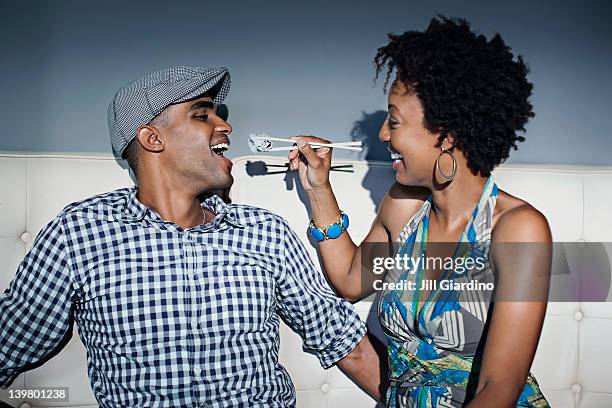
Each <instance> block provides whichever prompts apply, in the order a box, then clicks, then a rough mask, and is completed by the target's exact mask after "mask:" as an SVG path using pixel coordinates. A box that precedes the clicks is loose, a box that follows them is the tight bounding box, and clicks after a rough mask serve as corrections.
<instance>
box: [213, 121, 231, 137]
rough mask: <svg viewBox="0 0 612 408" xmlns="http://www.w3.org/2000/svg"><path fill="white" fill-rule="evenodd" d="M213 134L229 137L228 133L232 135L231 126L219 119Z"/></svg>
mask: <svg viewBox="0 0 612 408" xmlns="http://www.w3.org/2000/svg"><path fill="white" fill-rule="evenodd" d="M215 132H218V133H225V134H226V135H229V134H230V133H232V125H230V124H229V123H227V122H226V121H224V120H223V119H221V118H219V122H217V124H215Z"/></svg>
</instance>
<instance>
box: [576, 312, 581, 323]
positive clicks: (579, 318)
mask: <svg viewBox="0 0 612 408" xmlns="http://www.w3.org/2000/svg"><path fill="white" fill-rule="evenodd" d="M574 319H576V320H578V321H581V320H582V312H581V311H577V312H576V314H575V315H574Z"/></svg>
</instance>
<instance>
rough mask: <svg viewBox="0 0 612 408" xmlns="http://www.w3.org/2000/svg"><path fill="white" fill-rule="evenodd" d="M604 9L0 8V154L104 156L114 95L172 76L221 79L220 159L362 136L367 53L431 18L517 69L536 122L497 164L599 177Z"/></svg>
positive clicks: (375, 107) (568, 5) (127, 4)
mask: <svg viewBox="0 0 612 408" xmlns="http://www.w3.org/2000/svg"><path fill="white" fill-rule="evenodd" d="M611 10H612V7H611V6H609V5H608V2H605V1H591V2H586V3H582V4H579V3H578V2H577V1H575V2H566V1H559V0H555V1H538V2H532V1H526V0H518V1H514V2H507V1H497V2H493V1H489V0H480V1H474V2H470V3H468V4H464V2H456V1H437V2H430V4H427V5H425V4H421V3H416V2H409V1H388V2H375V1H367V2H366V1H329V0H328V1H318V0H315V1H307V2H306V1H304V2H299V3H298V2H288V1H274V2H247V1H244V2H235V1H217V2H205V1H172V2H171V1H166V2H161V1H142V2H132V1H127V0H123V1H115V0H112V1H103V2H102V1H99V2H86V1H47V2H42V1H41V2H34V1H29V2H18V1H16V0H15V1H12V2H9V1H3V2H2V3H1V5H0V16H1V18H2V27H1V28H0V32H1V33H2V38H1V39H2V50H3V52H2V54H3V55H2V64H1V66H0V74H1V77H0V78H1V79H0V81H1V83H2V90H3V92H2V94H3V98H2V99H1V102H0V104H1V109H0V115H1V116H0V118H1V121H0V126H1V130H0V150H3V151H6V150H9V151H44V152H50V151H75V152H110V147H109V142H108V131H107V127H106V107H107V104H108V102H109V101H110V99H111V98H112V96H113V94H114V92H115V90H116V89H117V88H118V87H119V86H121V85H123V84H124V83H126V82H129V81H130V80H132V79H134V78H136V77H137V76H139V75H141V74H143V73H146V72H149V71H152V70H154V69H158V68H162V67H165V66H168V65H175V64H198V65H226V66H228V67H230V70H231V72H232V75H233V76H232V81H233V84H232V92H231V93H230V97H229V99H228V100H227V103H228V105H229V107H230V122H231V123H232V125H233V127H234V133H233V137H232V140H233V148H232V151H231V152H230V153H229V154H228V155H229V156H230V157H236V156H239V155H244V154H250V153H249V150H248V147H247V143H246V137H247V135H248V133H249V132H251V131H264V132H268V133H270V134H273V135H276V136H290V135H293V134H298V133H305V134H316V135H320V136H322V137H326V138H329V139H332V140H349V139H350V138H351V133H353V135H355V132H357V133H358V132H359V131H361V132H365V133H366V134H372V133H375V131H376V127H377V125H378V122H377V121H378V120H379V119H380V115H379V114H376V112H377V111H379V110H381V109H382V110H384V109H385V106H386V96H385V95H384V94H383V93H382V83H381V82H380V81H379V83H378V84H377V85H375V86H373V82H372V79H373V76H374V70H373V66H372V57H373V56H374V54H375V51H376V48H377V47H379V46H381V45H383V44H385V43H386V33H388V32H402V31H405V30H407V29H423V28H425V27H426V24H427V22H428V21H429V19H430V18H431V17H432V16H434V15H435V14H437V13H443V14H445V15H447V16H460V17H464V18H467V19H468V20H469V21H471V22H472V25H473V27H474V28H475V29H476V30H478V31H479V32H481V33H483V34H485V35H487V36H490V35H491V34H493V33H494V32H496V31H499V32H500V33H501V34H502V36H503V37H504V39H505V40H506V41H507V42H508V43H509V44H510V45H511V46H512V47H513V49H514V51H515V52H517V53H520V54H522V55H523V56H524V57H525V60H526V61H527V62H528V63H529V64H530V66H531V74H530V79H531V80H532V81H533V82H534V84H535V91H534V96H533V98H532V102H533V103H534V105H535V111H536V117H535V118H534V119H533V120H532V121H531V122H530V123H529V125H528V128H527V133H526V137H527V141H526V142H524V143H522V144H520V145H519V150H518V151H516V152H513V153H512V155H511V158H510V160H509V162H513V163H569V164H605V165H612V137H611V135H610V131H609V127H608V125H609V118H610V113H611V112H610V108H609V105H608V97H609V96H610V95H611V94H612V92H611V91H612V79H611V77H610V72H612V41H611V40H612V35H611V34H612V25H611V24H609V21H610V17H611V14H612V13H611ZM341 157H357V156H356V155H355V154H353V155H351V154H349V155H343V156H341ZM369 157H374V158H376V157H377V155H375V154H370V155H369Z"/></svg>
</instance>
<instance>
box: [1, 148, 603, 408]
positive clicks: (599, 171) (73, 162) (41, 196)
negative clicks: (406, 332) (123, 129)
mask: <svg viewBox="0 0 612 408" xmlns="http://www.w3.org/2000/svg"><path fill="white" fill-rule="evenodd" d="M234 163H235V165H234V170H233V174H234V178H235V184H234V187H233V188H232V194H231V196H232V199H233V201H234V202H239V203H248V204H252V205H257V206H261V207H266V208H269V209H271V210H273V211H276V212H277V213H279V214H281V215H282V216H283V217H285V218H286V219H287V220H288V221H289V223H290V224H291V225H292V226H293V228H294V229H295V230H296V231H298V233H299V234H300V236H301V237H303V239H304V242H305V243H306V246H307V247H308V248H309V249H310V251H311V253H312V255H313V257H316V250H315V247H314V246H313V245H312V244H311V243H310V242H309V240H308V239H307V237H306V233H305V228H306V225H307V221H308V215H307V212H306V206H307V200H306V198H305V197H304V194H303V192H301V191H300V189H299V188H298V186H299V182H297V180H296V176H297V175H296V174H295V173H286V172H285V171H284V170H286V169H285V168H284V167H283V165H284V163H285V161H284V160H283V159H282V158H274V157H262V156H253V157H240V158H237V159H235V160H234ZM335 164H336V165H338V166H339V167H338V168H337V170H336V171H334V172H333V173H332V183H333V185H334V188H335V191H336V194H337V197H338V201H339V204H340V206H341V208H342V209H344V210H345V211H346V212H347V213H348V214H349V215H350V217H351V226H350V231H351V234H352V236H353V239H354V240H355V241H356V242H360V240H361V239H362V238H363V237H364V236H365V234H366V233H367V231H368V229H369V227H370V224H371V222H372V219H373V217H374V213H375V208H376V206H375V203H377V202H380V199H381V197H382V195H383V194H384V192H385V191H386V188H387V187H388V186H389V185H390V183H391V182H392V180H393V179H394V173H393V170H392V169H391V168H390V166H389V165H388V164H386V163H367V162H363V161H339V162H337V163H335ZM495 177H496V180H497V182H498V184H499V185H500V187H501V188H502V189H505V190H506V191H508V192H510V193H512V194H514V195H517V196H519V197H521V198H524V199H526V200H528V201H529V202H531V203H532V204H533V205H534V206H535V207H536V208H538V209H539V210H540V211H542V212H543V213H544V215H546V217H547V218H548V220H549V222H550V224H551V227H552V231H553V236H554V239H555V240H556V241H567V242H576V241H581V240H584V241H586V242H596V241H599V242H606V241H608V242H610V241H612V213H611V212H610V211H609V207H610V202H611V201H612V168H611V167H576V166H542V165H520V166H519V165H514V166H512V165H506V166H502V167H500V168H499V169H497V170H496V172H495ZM131 183H132V181H131V180H130V178H129V176H128V173H127V172H126V171H125V170H123V169H121V168H120V167H119V166H118V165H117V163H116V162H115V161H114V159H113V158H112V157H108V156H74V155H73V156H69V155H56V156H52V155H46V156H41V155H22V154H15V155H11V154H0V186H1V187H2V188H0V290H2V291H3V290H4V289H5V288H6V287H7V285H8V283H9V281H10V280H11V278H12V277H13V275H14V274H15V271H16V269H17V265H18V263H19V262H20V260H21V259H22V258H23V256H24V255H25V253H26V251H27V250H28V249H29V248H30V245H31V244H32V241H33V238H34V237H35V236H36V234H37V232H38V231H39V230H40V229H41V228H42V226H43V225H45V224H46V223H47V222H48V221H49V220H51V219H52V218H53V217H54V216H55V215H56V214H57V213H58V212H59V211H60V210H61V209H62V208H63V207H64V206H65V205H66V204H68V203H70V202H72V201H76V200H80V199H83V198H85V197H88V196H91V195H94V194H97V193H100V192H104V191H108V190H112V189H115V188H119V187H124V186H126V185H130V184H131ZM608 248H609V247H608ZM608 256H609V257H612V253H611V252H610V251H608ZM356 307H357V308H358V310H359V311H360V314H361V315H362V317H363V318H364V319H366V318H367V319H368V322H369V323H370V324H371V327H372V329H373V330H374V332H375V333H377V332H378V331H377V330H378V328H377V326H376V324H375V323H376V322H375V320H376V319H375V316H374V315H373V313H372V312H371V311H370V307H371V303H369V302H366V301H364V302H360V303H359V304H357V305H356ZM280 360H281V363H282V364H283V365H284V366H285V367H287V369H288V370H289V372H290V374H291V377H292V379H293V382H294V384H295V386H296V389H297V394H298V407H304V408H311V407H312V408H323V407H329V408H345V407H350V408H357V407H374V406H375V404H374V402H373V401H372V400H371V399H370V398H369V397H367V396H365V394H363V393H362V392H361V391H360V390H358V389H357V388H356V387H355V386H354V385H353V384H352V383H351V382H350V381H349V380H347V379H346V377H344V375H343V374H342V373H341V372H340V371H339V370H338V369H337V368H332V369H330V370H327V371H326V370H323V369H321V367H320V366H319V365H318V363H317V361H316V359H315V358H314V357H312V356H310V355H307V354H305V353H303V352H302V351H301V341H300V339H299V337H298V336H297V335H295V334H294V333H292V332H291V331H290V330H288V329H287V327H285V326H283V327H282V333H281V351H280ZM532 371H533V372H534V374H535V375H536V377H537V378H538V381H539V383H540V385H541V387H542V389H543V392H544V394H545V396H546V397H547V398H548V400H549V401H550V402H551V404H552V406H553V407H555V408H564V407H601V408H603V407H612V304H610V303H577V302H574V303H569V302H566V303H555V304H550V305H549V308H548V312H547V317H546V321H545V324H544V330H543V332H542V337H541V340H540V345H539V347H538V351H537V354H536V359H535V362H534V366H533V370H532ZM50 386H68V387H69V393H70V402H69V403H65V404H64V405H57V404H50V403H45V402H44V401H36V400H29V401H25V400H19V401H15V400H11V401H10V403H11V405H13V406H20V404H22V405H21V406H23V407H27V406H31V407H43V406H66V407H68V406H69V407H96V406H97V405H96V402H95V398H94V396H93V393H92V392H91V389H90V386H89V382H88V380H87V372H86V356H85V350H84V348H83V346H82V344H81V343H80V341H79V339H78V335H77V334H76V328H75V335H74V336H73V337H72V339H71V340H70V342H69V343H68V344H67V346H66V347H65V348H64V349H63V350H62V351H61V352H60V353H59V354H58V355H57V356H55V357H53V358H52V359H50V360H49V361H47V362H46V363H45V364H44V365H42V366H40V367H38V368H36V369H33V370H31V371H28V372H25V373H22V374H21V375H20V376H19V377H18V378H17V379H16V380H15V381H14V383H13V384H12V385H11V387H10V389H24V388H25V389H27V388H39V387H50ZM7 392H8V390H1V391H0V400H1V401H6V402H9V399H8V394H7ZM27 404H29V405H27Z"/></svg>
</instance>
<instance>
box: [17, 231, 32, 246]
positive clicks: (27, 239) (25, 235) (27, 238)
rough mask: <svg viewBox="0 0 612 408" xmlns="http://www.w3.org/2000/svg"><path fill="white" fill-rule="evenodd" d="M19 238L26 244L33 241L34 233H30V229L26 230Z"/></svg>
mask: <svg viewBox="0 0 612 408" xmlns="http://www.w3.org/2000/svg"><path fill="white" fill-rule="evenodd" d="M19 239H20V240H21V242H23V243H24V244H28V243H30V242H31V241H32V234H30V233H29V232H28V231H26V232H24V233H23V234H21V236H20V237H19Z"/></svg>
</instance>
